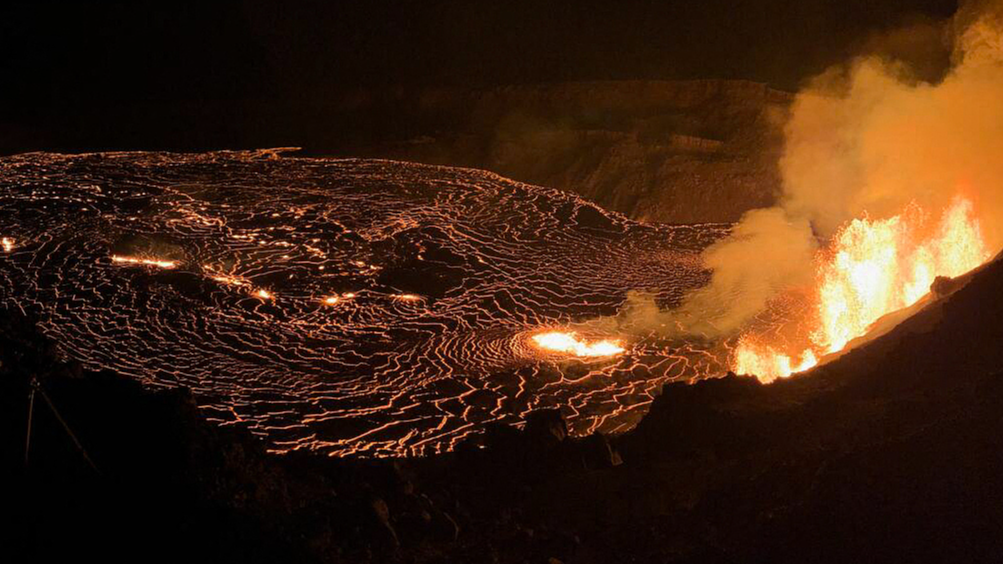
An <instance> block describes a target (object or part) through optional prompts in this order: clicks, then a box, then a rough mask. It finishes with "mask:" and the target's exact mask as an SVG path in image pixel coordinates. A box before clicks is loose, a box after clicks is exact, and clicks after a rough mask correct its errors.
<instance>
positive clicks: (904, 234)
mask: <svg viewBox="0 0 1003 564" xmlns="http://www.w3.org/2000/svg"><path fill="white" fill-rule="evenodd" d="M989 257H990V252H989V250H988V249H987V247H986V244H985V242H984V241H983V239H982V233H981V229H980V227H979V221H978V219H977V218H976V216H975V213H974V208H973V205H972V203H971V201H969V200H968V199H966V198H963V197H960V196H959V197H956V198H955V199H954V201H953V202H952V203H951V205H950V206H949V207H948V208H947V209H946V210H945V211H944V212H943V214H942V215H941V217H940V219H939V221H938V222H937V223H936V224H935V225H930V223H929V221H928V216H927V214H926V213H925V212H924V211H923V210H921V209H920V208H919V206H916V205H912V206H910V207H909V209H907V210H906V211H904V212H903V213H901V214H899V215H896V216H893V217H890V218H888V219H881V220H871V219H868V218H866V217H864V218H861V219H854V220H853V221H851V222H850V223H848V224H847V225H845V226H844V227H843V228H842V229H841V230H840V231H839V232H838V233H837V234H836V236H835V238H834V239H833V242H832V245H831V246H830V248H829V249H827V250H824V251H821V252H820V253H819V256H818V258H817V260H818V269H817V271H816V277H815V285H814V292H813V296H814V311H813V312H812V315H811V316H810V319H809V320H808V321H807V323H806V325H807V327H808V328H809V330H808V334H807V335H805V336H804V337H805V341H807V344H806V345H802V346H801V347H796V348H795V350H797V349H800V351H801V352H798V353H793V354H791V353H790V352H789V351H787V350H784V349H786V347H777V346H771V345H769V344H764V343H763V342H762V341H761V340H760V339H757V338H756V337H753V336H751V335H748V334H747V335H743V336H742V337H741V338H740V339H739V343H738V346H737V348H736V349H735V352H734V357H733V359H732V370H733V371H734V372H736V373H738V374H750V375H755V376H756V377H757V378H759V379H760V381H762V382H772V381H774V380H776V379H777V378H786V377H788V376H790V375H791V374H794V373H796V372H802V371H804V370H808V369H809V368H811V367H813V366H815V365H816V364H817V363H818V359H819V358H820V357H821V356H823V355H826V354H832V353H835V352H838V351H840V350H842V349H843V348H844V347H845V346H846V344H847V343H848V342H850V341H851V340H852V339H855V338H857V337H860V336H861V335H864V334H865V333H866V332H867V330H868V328H869V327H870V326H871V324H873V323H874V322H875V321H877V320H878V319H879V318H881V317H882V316H884V315H886V314H888V313H891V312H894V311H897V310H900V309H903V308H906V307H909V306H911V305H913V304H915V303H916V302H918V301H919V300H920V299H921V298H923V296H925V295H926V294H927V293H928V292H929V290H930V285H931V284H932V283H933V281H934V280H935V279H936V277H938V276H948V277H954V276H958V275H961V274H964V273H966V272H968V271H970V270H972V269H973V268H975V267H977V266H979V265H981V264H982V263H984V262H985V261H986V260H988V259H989Z"/></svg>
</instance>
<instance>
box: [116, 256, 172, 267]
mask: <svg viewBox="0 0 1003 564" xmlns="http://www.w3.org/2000/svg"><path fill="white" fill-rule="evenodd" d="M111 261H112V262H114V263H119V264H131V265H140V266H155V267H157V268H174V267H176V266H177V265H178V262H177V261H174V260H161V259H157V258H145V257H128V256H122V255H112V256H111Z"/></svg>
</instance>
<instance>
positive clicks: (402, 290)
mask: <svg viewBox="0 0 1003 564" xmlns="http://www.w3.org/2000/svg"><path fill="white" fill-rule="evenodd" d="M275 157H276V155H275V154H274V153H271V152H220V153H207V154H198V155H193V154H188V155H180V154H167V153H106V154H91V155H78V156H66V155H54V154H41V153H36V154H28V155H20V156H14V157H6V158H2V159H0V186H2V192H0V236H2V237H3V238H4V241H5V244H4V246H3V252H0V264H2V265H3V268H2V270H0V289H2V292H3V293H2V296H0V301H2V302H3V305H4V306H6V307H13V308H20V309H22V310H24V311H25V312H27V313H29V314H31V315H33V316H34V317H35V318H37V319H38V320H39V323H40V327H41V329H42V330H43V331H44V332H45V333H46V334H47V335H48V336H50V337H52V338H53V339H54V340H56V341H57V342H58V343H59V344H60V348H61V354H63V355H64V356H66V357H68V358H71V359H76V360H79V361H80V362H82V363H83V364H84V365H86V366H87V367H89V368H92V369H101V368H108V369H111V370H114V371H117V372H120V373H123V374H126V375H129V376H131V377H134V378H136V379H138V380H140V381H142V382H143V383H145V384H147V385H150V386H178V385H180V386H185V387H189V388H191V389H192V390H193V392H194V393H195V394H196V397H197V399H198V401H199V404H200V406H201V407H202V408H203V410H204V413H205V415H206V417H207V418H209V419H210V420H213V421H216V422H219V423H220V424H229V425H234V424H236V425H245V426H247V427H248V428H249V429H250V430H251V431H252V432H253V433H255V434H256V435H258V436H259V437H261V438H262V439H263V440H265V441H266V442H267V443H268V445H269V447H270V448H271V449H273V450H275V451H287V450H291V449H301V448H305V449H311V450H315V451H318V452H323V453H326V454H332V455H362V456H390V455H406V454H425V453H432V452H439V451H443V450H448V449H449V448H451V447H452V446H453V445H455V444H456V443H457V441H459V440H461V439H463V438H464V437H467V436H468V435H471V434H473V433H477V432H479V431H480V430H482V429H483V427H484V425H485V424H487V423H490V422H496V421H497V422H503V423H510V424H516V425H518V424H519V423H520V422H521V421H522V419H523V416H524V415H525V414H526V413H528V412H529V411H531V410H534V409H538V408H544V407H559V408H561V410H562V412H563V413H564V415H565V416H566V418H567V419H568V422H569V425H570V427H571V431H572V432H573V433H576V434H587V433H590V432H593V431H604V432H618V431H622V430H625V429H627V428H629V427H631V426H632V425H633V424H634V423H636V421H637V420H638V419H639V418H640V417H641V416H642V415H643V413H644V410H645V408H646V406H647V405H648V404H649V403H650V402H651V400H652V397H653V396H654V395H655V394H657V392H658V390H659V388H660V387H661V385H662V384H663V383H665V382H667V381H672V380H680V379H693V378H699V377H702V376H706V375H710V374H717V373H720V372H722V371H723V370H724V369H725V365H726V363H727V352H726V350H724V349H723V348H722V347H719V346H717V345H715V344H713V343H706V342H678V341H677V342H664V341H663V340H659V339H655V338H649V339H634V340H621V339H620V336H618V335H608V336H595V337H596V338H610V339H614V340H616V341H617V343H618V344H622V346H623V348H624V350H623V351H622V352H617V353H616V354H611V355H608V356H597V357H582V358H577V357H576V356H575V355H574V354H573V352H569V353H568V354H566V355H564V354H554V353H553V352H550V351H541V350H540V349H539V347H536V346H534V343H533V340H532V339H533V336H534V335H538V334H540V332H541V331H549V330H558V329H559V328H561V327H564V326H568V325H570V324H572V323H575V322H578V321H582V320H587V319H591V318H595V317H598V316H603V315H612V314H614V313H616V312H617V310H618V308H619V307H620V306H621V305H622V304H623V302H624V300H625V299H626V293H627V292H628V291H630V290H645V291H648V292H654V293H656V294H657V296H658V299H659V300H660V302H661V303H662V304H664V305H665V306H666V307H670V306H671V305H673V304H677V303H678V301H679V299H680V297H681V296H682V294H683V292H685V291H686V290H688V289H691V288H694V287H697V286H699V285H701V284H703V283H705V282H706V279H707V273H706V272H705V271H704V270H703V269H702V268H701V266H700V261H699V258H698V255H699V252H700V251H701V250H702V249H704V248H706V246H707V245H709V244H710V243H712V242H714V241H716V240H718V239H719V238H720V237H721V236H723V235H724V234H726V233H727V231H728V229H729V226H727V225H695V226H664V225H646V224H641V223H636V222H632V221H630V220H628V219H626V218H624V217H622V216H620V215H617V214H611V213H608V212H605V211H603V210H601V209H599V208H597V207H595V206H594V205H593V204H591V203H588V202H586V201H584V200H581V199H579V198H578V197H576V196H573V195H570V194H567V193H564V192H561V191H558V190H552V189H547V188H541V187H537V186H530V185H526V184H521V183H517V182H513V181H510V180H506V179H504V178H501V177H499V176H496V175H493V174H491V173H487V172H482V171H476V170H466V169H456V168H446V167H435V166H426V165H416V164H411V163H400V162H391V161H373V160H354V159H351V160H332V159H303V158H287V157H282V158H275ZM7 242H9V243H10V244H9V245H8V244H7ZM590 337H591V336H590ZM571 350H572V351H573V350H574V349H571Z"/></svg>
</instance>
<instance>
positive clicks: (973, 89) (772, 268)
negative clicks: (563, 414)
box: [621, 0, 1003, 380]
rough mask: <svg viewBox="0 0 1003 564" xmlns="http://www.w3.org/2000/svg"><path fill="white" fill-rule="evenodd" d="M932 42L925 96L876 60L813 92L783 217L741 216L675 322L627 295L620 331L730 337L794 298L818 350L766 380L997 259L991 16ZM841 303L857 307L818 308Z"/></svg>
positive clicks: (1001, 109) (996, 61) (951, 27)
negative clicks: (801, 304)
mask: <svg viewBox="0 0 1003 564" xmlns="http://www.w3.org/2000/svg"><path fill="white" fill-rule="evenodd" d="M943 29H944V30H945V31H944V33H943V41H945V42H948V43H947V44H948V45H949V47H950V48H951V50H952V57H951V67H950V68H949V69H948V70H947V71H946V72H945V73H944V74H943V76H942V78H941V79H940V80H939V81H938V82H936V83H932V82H924V81H921V80H919V79H917V78H915V76H916V74H914V73H913V72H912V68H913V67H911V66H910V65H909V64H906V63H904V62H902V61H898V60H893V59H890V58H888V57H886V56H882V55H873V54H872V55H868V56H863V57H859V58H856V59H854V60H852V61H850V62H848V63H846V64H843V65H840V66H838V67H834V68H831V69H829V70H828V71H826V72H825V73H823V74H822V75H820V76H819V77H817V78H816V79H814V80H813V81H812V82H811V83H810V84H809V85H808V86H807V87H806V88H805V89H804V90H803V91H802V92H800V93H799V94H798V96H797V98H796V101H795V103H794V105H793V108H792V110H791V115H790V117H789V121H788V124H787V126H786V131H785V136H786V144H785V151H784V155H783V157H782V160H781V163H780V166H781V171H782V175H783V189H784V194H783V195H782V197H781V198H780V205H778V206H777V207H774V208H770V209H765V210H754V211H752V212H749V213H747V214H746V215H745V216H744V217H743V219H742V221H741V222H740V223H739V224H738V225H737V226H736V228H735V230H734V232H733V233H732V235H731V236H730V237H729V238H728V239H726V240H723V241H721V242H719V243H718V244H715V245H713V246H712V247H710V248H708V249H707V251H706V252H705V253H704V255H703V258H704V262H705V264H706V265H707V266H708V267H709V268H711V269H712V270H713V276H712V280H711V282H710V284H709V285H708V286H706V287H704V288H702V289H699V290H695V291H693V292H691V293H690V294H689V295H688V296H687V298H686V299H685V300H684V302H683V304H682V306H681V307H680V308H678V309H677V310H675V311H672V312H668V313H657V311H653V308H651V307H645V306H644V305H643V303H642V302H643V301H644V298H643V297H641V298H637V297H635V303H632V304H630V307H629V308H628V309H629V310H630V311H631V312H634V313H635V315H634V317H635V318H634V319H628V318H629V317H630V315H624V316H622V318H623V319H622V321H624V322H622V323H621V325H624V326H627V325H633V326H642V327H644V328H651V327H652V326H657V327H659V328H660V329H661V330H662V331H666V332H669V333H680V332H682V333H691V334H692V333H698V334H703V335H708V336H720V335H731V334H734V333H736V332H737V331H739V330H741V329H743V328H746V329H747V328H748V327H749V324H750V322H751V321H753V319H754V318H756V316H757V315H759V314H761V313H762V312H763V311H764V310H766V309H767V305H768V304H769V303H770V302H771V300H774V299H775V298H778V297H780V296H781V295H790V294H791V292H792V291H793V290H797V291H801V292H805V294H803V295H808V296H812V297H809V299H811V300H814V301H815V305H816V307H814V308H811V307H809V308H806V309H807V310H808V312H807V313H805V317H806V318H813V319H807V320H794V322H795V324H799V325H803V326H808V329H804V330H803V331H802V333H804V335H803V337H804V339H803V340H804V341H806V342H807V341H808V340H809V338H810V341H811V342H812V343H813V345H811V346H812V347H814V348H815V349H817V350H814V351H810V350H805V356H804V358H803V359H801V361H799V360H798V358H797V357H793V356H792V357H790V358H785V359H781V360H782V363H781V364H782V366H783V367H782V368H781V369H779V370H773V371H774V372H775V374H773V375H772V376H768V377H766V378H763V379H764V380H769V379H772V377H776V376H786V375H789V374H790V372H791V371H792V370H791V369H790V368H789V366H797V365H802V366H804V367H807V366H810V365H812V364H814V355H815V354H816V353H819V354H826V353H828V352H833V351H834V350H838V349H839V348H841V347H842V346H843V344H845V342H846V341H845V337H843V336H838V337H833V336H831V335H827V334H824V333H825V331H826V330H827V328H826V325H827V324H829V325H832V324H833V323H836V324H838V323H843V322H844V321H845V319H843V317H845V316H846V315H849V314H855V315H856V314H857V312H853V311H845V310H847V309H848V308H849V309H853V308H863V309H866V310H867V311H864V312H863V313H862V314H860V315H858V317H859V319H855V320H853V323H851V325H853V326H854V327H857V326H864V327H866V325H868V324H870V323H871V322H872V321H873V320H874V319H872V317H874V316H875V315H876V316H880V315H882V314H883V313H887V311H884V310H888V309H889V308H895V309H897V308H900V307H905V306H907V305H910V304H911V303H914V302H915V300H917V299H919V297H921V296H922V294H925V293H926V291H927V290H928V289H929V286H930V282H932V280H933V277H935V276H937V275H946V276H956V275H958V274H960V273H962V272H964V271H966V270H968V269H970V268H973V267H974V266H977V265H978V264H980V263H981V262H983V261H985V260H986V259H987V258H988V257H989V256H991V254H992V253H995V252H996V251H998V250H999V249H1000V248H1001V247H1003V230H1001V227H1000V225H1001V222H1000V219H1001V216H1003V159H1001V158H1000V155H1003V103H1001V100H1003V2H1001V1H1000V0H994V1H992V2H970V3H966V4H964V5H963V6H962V7H961V9H960V10H959V11H958V13H957V14H956V15H955V16H954V18H953V20H952V21H951V22H949V24H948V25H945V26H944V28H943ZM929 51H930V52H933V51H936V49H931V50H929ZM913 63H914V64H915V61H913ZM820 243H821V244H820ZM820 246H821V247H822V249H818V247H820ZM817 249H818V250H817ZM882 261H883V262H882ZM889 270H891V271H893V272H892V273H891V274H889V273H888V271H889ZM833 276H843V277H844V278H845V280H843V281H842V282H840V281H836V280H833V279H832V277H833ZM882 276H884V277H885V279H884V280H881V281H878V280H877V279H878V278H880V277H882ZM840 283H842V284H843V285H844V286H846V287H847V288H849V290H845V291H844V290H840V289H839V288H837V286H839V284H840ZM918 287H922V291H921V292H920V293H919V294H917V293H916V292H915V288H918ZM840 292H844V293H845V292H849V293H850V294H855V295H853V296H849V298H847V299H848V301H847V299H843V298H840V299H842V300H843V301H842V302H840V303H837V304H835V305H834V304H832V303H826V302H825V300H827V299H830V300H831V299H832V295H834V294H838V293H840ZM795 293H796V292H795ZM844 297H845V296H844ZM655 310H657V308H655ZM826 316H835V317H837V318H839V319H836V320H835V321H833V320H826V319H824V318H825V317H826ZM841 316H842V317H841ZM816 317H817V318H823V319H814V318H816ZM812 325H814V326H815V328H814V329H812V328H811V326H812ZM746 336H748V334H747V335H746ZM743 341H745V342H749V339H746V338H745V337H743ZM773 346H774V345H773V343H771V344H770V347H767V348H772V347H773ZM777 348H778V349H783V348H787V349H789V348H791V347H790V343H788V342H784V343H780V344H778V345H777ZM741 352H742V347H741V346H740V347H739V350H738V351H737V353H741ZM745 352H746V353H748V352H749V351H748V350H746V351H745ZM736 356H738V355H737V354H736ZM760 360H761V359H760ZM802 361H803V362H802ZM739 364H741V363H739ZM737 368H741V367H740V366H739V367H737ZM758 368H760V369H762V366H761V365H760V366H758ZM767 371H770V370H767ZM795 371H796V370H795Z"/></svg>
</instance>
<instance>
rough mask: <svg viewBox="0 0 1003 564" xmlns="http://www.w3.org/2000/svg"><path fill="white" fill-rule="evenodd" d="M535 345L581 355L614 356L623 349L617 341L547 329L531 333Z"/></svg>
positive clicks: (544, 348) (558, 351) (548, 349)
mask: <svg viewBox="0 0 1003 564" xmlns="http://www.w3.org/2000/svg"><path fill="white" fill-rule="evenodd" d="M533 342H534V343H536V346H537V347H539V348H541V349H543V350H545V351H548V352H554V353H565V354H571V355H574V356H582V357H600V356H614V355H618V354H620V353H622V352H623V351H624V349H623V346H621V344H620V342H619V341H613V340H610V339H603V340H600V341H585V340H582V339H579V338H578V335H577V334H576V333H574V332H564V331H549V332H546V333H538V334H536V335H533Z"/></svg>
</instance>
